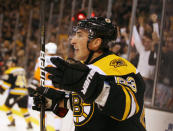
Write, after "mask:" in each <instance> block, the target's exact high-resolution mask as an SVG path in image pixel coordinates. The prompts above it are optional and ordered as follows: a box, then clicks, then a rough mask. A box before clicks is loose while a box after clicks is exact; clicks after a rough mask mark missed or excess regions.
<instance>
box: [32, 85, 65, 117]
mask: <svg viewBox="0 0 173 131" xmlns="http://www.w3.org/2000/svg"><path fill="white" fill-rule="evenodd" d="M36 92H37V93H38V95H35V96H33V100H34V106H33V107H32V108H33V110H37V111H40V110H41V105H42V104H43V105H45V110H46V111H53V112H54V113H55V114H56V115H58V116H60V117H64V116H65V115H66V113H67V111H68V110H67V109H65V108H60V107H59V102H60V101H62V100H63V99H68V98H66V97H65V93H64V92H62V91H57V90H54V89H52V88H48V87H39V88H37V90H36ZM43 97H44V98H43Z"/></svg>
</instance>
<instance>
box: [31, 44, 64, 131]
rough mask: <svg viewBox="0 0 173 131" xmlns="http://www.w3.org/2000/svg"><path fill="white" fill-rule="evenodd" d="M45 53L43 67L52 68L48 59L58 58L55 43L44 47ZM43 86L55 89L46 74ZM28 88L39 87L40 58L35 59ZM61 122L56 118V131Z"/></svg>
mask: <svg viewBox="0 0 173 131" xmlns="http://www.w3.org/2000/svg"><path fill="white" fill-rule="evenodd" d="M45 51H46V55H45V66H48V67H52V66H54V65H53V64H52V63H51V61H50V58H51V57H52V58H53V57H55V58H57V57H59V56H57V55H56V53H57V45H56V44H55V43H52V42H49V43H47V44H46V45H45ZM45 86H46V87H49V88H55V87H54V86H53V84H52V81H51V80H50V79H48V73H46V80H45ZM29 87H40V57H38V59H37V63H36V66H35V70H34V76H33V79H32V81H31V84H30V85H29ZM30 89H31V88H30ZM30 91H31V90H30ZM61 121H62V120H61V118H60V117H58V116H56V119H55V125H54V126H55V129H56V130H57V131H58V130H60V128H61V124H62V122H61Z"/></svg>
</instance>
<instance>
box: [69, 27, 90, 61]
mask: <svg viewBox="0 0 173 131" xmlns="http://www.w3.org/2000/svg"><path fill="white" fill-rule="evenodd" d="M87 41H88V32H87V31H85V30H81V29H79V30H77V31H76V33H75V34H74V36H73V37H72V38H71V44H72V45H73V47H74V55H75V59H76V60H82V61H85V60H86V59H87V58H88V55H89V50H88V48H87Z"/></svg>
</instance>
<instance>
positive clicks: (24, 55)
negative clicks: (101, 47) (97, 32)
mask: <svg viewBox="0 0 173 131" xmlns="http://www.w3.org/2000/svg"><path fill="white" fill-rule="evenodd" d="M1 1H2V2H1V3H2V4H1V5H0V75H2V73H3V71H4V70H5V69H6V61H7V60H8V59H9V58H10V57H11V56H16V57H17V59H18V61H19V63H18V64H19V65H20V66H22V67H24V68H25V70H26V72H27V77H28V79H29V78H30V77H32V75H33V74H32V73H33V70H34V66H35V60H36V58H37V57H38V56H39V51H40V28H39V27H40V1H35V0H15V2H13V4H11V1H10V0H1ZM51 2H53V3H54V8H53V12H52V18H51V21H50V22H48V21H49V20H50V17H49V16H50V14H49V11H50V7H51V4H50V3H51ZM60 2H61V1H58V0H54V1H53V0H52V1H49V2H47V4H46V5H47V7H48V8H46V9H45V10H46V25H47V26H46V31H47V32H46V42H48V41H50V42H55V43H57V45H58V55H59V56H61V57H63V58H66V57H73V49H72V48H71V46H70V45H69V38H68V34H69V30H70V29H69V28H70V24H71V8H69V7H71V6H72V2H71V1H65V3H64V8H63V14H62V19H60V12H61V11H60V10H59V9H60V7H59V6H60V5H61V4H60ZM160 3H161V0H151V1H148V2H146V1H145V0H141V1H140V2H138V7H137V11H136V20H135V26H134V27H133V33H132V40H129V35H130V18H131V10H132V0H113V3H112V16H111V18H112V20H113V21H114V23H116V24H117V25H118V38H117V40H116V41H113V42H112V43H109V46H110V50H111V51H112V52H114V53H115V54H117V55H119V56H121V57H124V58H126V59H128V60H130V61H131V62H132V63H133V64H134V65H135V66H136V67H137V69H138V70H139V71H140V72H141V74H142V76H143V78H144V80H145V83H146V93H145V99H146V104H148V103H147V102H149V105H150V104H151V99H152V96H153V89H154V86H155V84H154V80H155V77H157V78H158V79H157V80H158V81H157V86H156V89H155V91H156V93H155V105H156V106H157V107H159V108H162V109H169V110H173V69H172V67H173V61H172V59H173V12H171V11H172V10H171V8H170V7H169V5H171V4H173V2H172V1H171V0H168V3H167V8H166V9H167V11H166V17H165V19H166V22H165V24H164V25H165V26H164V30H163V41H160V40H161V39H160V36H159V34H160V29H159V27H160V23H161V11H162V7H161V5H162V4H160ZM107 4H108V2H107V0H104V1H102V2H100V1H99V0H93V4H92V10H93V12H94V13H95V16H106V13H107V7H105V5H107ZM57 5H58V6H57ZM67 7H68V8H67ZM87 7H88V3H87V1H85V3H83V1H82V0H79V1H77V2H76V10H75V12H78V11H79V10H84V11H86V12H87ZM77 9H79V10H77ZM31 16H32V17H31ZM30 18H31V24H29V19H30ZM73 22H74V21H73ZM29 32H30V33H29ZM28 33H29V34H28ZM129 44H130V45H131V48H130V52H129V55H128V50H129ZM159 45H160V46H161V51H160V56H159V54H158V49H159ZM158 58H159V59H160V62H159V66H158V67H159V68H158V69H157V68H156V67H157V64H158V62H157V60H158ZM156 69H157V70H156ZM156 71H157V72H159V73H158V75H157V76H156V75H155V73H156Z"/></svg>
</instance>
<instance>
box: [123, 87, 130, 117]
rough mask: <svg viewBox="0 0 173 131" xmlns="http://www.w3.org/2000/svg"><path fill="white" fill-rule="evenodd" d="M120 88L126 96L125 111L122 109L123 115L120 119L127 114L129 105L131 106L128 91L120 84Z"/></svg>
mask: <svg viewBox="0 0 173 131" xmlns="http://www.w3.org/2000/svg"><path fill="white" fill-rule="evenodd" d="M121 87H122V89H123V91H124V94H125V96H126V106H125V111H124V115H123V118H122V120H125V119H126V118H127V116H128V114H129V111H130V106H131V98H130V95H129V93H128V91H127V90H126V88H125V87H124V86H122V85H121Z"/></svg>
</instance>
